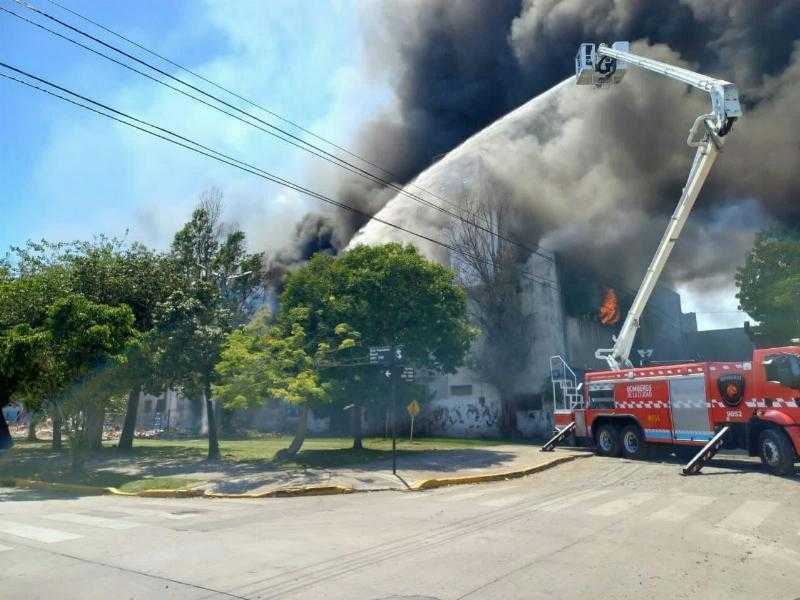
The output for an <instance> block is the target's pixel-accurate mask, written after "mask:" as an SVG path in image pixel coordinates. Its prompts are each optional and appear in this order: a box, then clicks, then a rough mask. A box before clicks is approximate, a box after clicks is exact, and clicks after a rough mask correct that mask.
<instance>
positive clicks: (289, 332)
mask: <svg viewBox="0 0 800 600" xmlns="http://www.w3.org/2000/svg"><path fill="white" fill-rule="evenodd" d="M268 316H269V315H268V312H266V311H262V312H260V313H258V314H257V315H256V317H255V318H254V319H253V321H251V322H250V324H248V325H247V326H246V327H244V328H241V329H238V330H236V331H234V332H233V333H231V334H230V336H229V337H228V340H227V342H226V344H225V348H224V350H223V352H222V358H221V360H220V362H219V363H218V364H217V367H216V371H217V374H218V376H219V379H220V384H219V385H218V386H216V387H215V393H216V394H217V397H218V398H219V399H220V400H221V401H222V403H223V405H224V406H226V407H227V408H229V409H232V410H235V409H244V408H251V407H255V406H260V405H262V404H263V403H264V402H265V401H266V400H267V399H270V398H276V399H280V400H283V401H284V402H287V403H289V404H292V405H296V406H299V408H300V419H299V421H298V426H297V431H296V432H295V436H294V439H293V440H292V443H291V444H290V445H289V447H288V448H287V449H286V450H285V451H284V452H283V453H282V454H283V455H284V456H294V455H295V454H297V452H299V450H300V448H301V447H302V445H303V441H304V440H305V436H306V432H307V427H308V413H309V409H311V408H313V407H314V406H318V405H320V404H322V403H324V402H328V401H330V399H331V388H332V384H331V383H330V382H326V381H325V380H324V378H323V376H322V372H321V370H320V368H319V365H320V363H321V362H323V361H326V360H329V359H330V356H331V354H332V353H333V352H335V351H336V350H345V349H349V348H351V347H353V346H355V345H356V343H357V339H358V334H357V332H354V331H351V330H350V329H349V328H347V327H345V326H342V327H339V328H338V331H337V334H338V335H339V336H340V340H339V342H338V346H337V348H336V349H335V350H334V351H333V352H332V349H331V348H330V347H329V346H328V345H327V344H326V343H320V344H319V345H318V346H317V348H316V351H315V352H314V353H313V354H312V353H310V352H309V351H308V349H307V344H306V331H305V327H304V326H305V324H306V323H307V321H308V316H309V311H308V309H307V308H305V307H298V308H295V309H293V310H291V311H288V312H287V313H286V314H285V315H284V319H283V320H282V321H281V322H279V323H278V324H276V325H272V326H271V325H270V324H269V322H268Z"/></svg>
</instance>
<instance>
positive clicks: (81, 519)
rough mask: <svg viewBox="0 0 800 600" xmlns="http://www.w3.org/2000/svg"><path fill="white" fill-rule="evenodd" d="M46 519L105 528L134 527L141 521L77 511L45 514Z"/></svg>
mask: <svg viewBox="0 0 800 600" xmlns="http://www.w3.org/2000/svg"><path fill="white" fill-rule="evenodd" d="M45 519H51V520H53V521H63V522H64V523H76V524H78V525H90V526H92V527H102V528H104V529H133V528H134V527H139V525H140V524H139V523H132V522H131V521H121V520H119V519H106V518H105V517H93V516H91V515H81V514H76V513H56V514H52V515H45Z"/></svg>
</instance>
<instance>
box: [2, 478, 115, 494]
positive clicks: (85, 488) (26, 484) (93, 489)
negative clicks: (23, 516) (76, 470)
mask: <svg viewBox="0 0 800 600" xmlns="http://www.w3.org/2000/svg"><path fill="white" fill-rule="evenodd" d="M0 484H8V485H10V486H11V487H21V488H27V489H31V490H53V491H58V492H73V493H76V494H86V495H89V494H91V495H94V496H102V495H104V494H109V493H111V492H109V489H110V488H104V487H97V486H93V485H80V484H77V483H55V482H51V481H37V480H35V479H17V478H13V479H4V480H0Z"/></svg>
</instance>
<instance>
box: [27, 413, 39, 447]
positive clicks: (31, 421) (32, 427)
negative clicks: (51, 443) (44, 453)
mask: <svg viewBox="0 0 800 600" xmlns="http://www.w3.org/2000/svg"><path fill="white" fill-rule="evenodd" d="M36 425H37V419H36V415H34V414H33V413H30V415H29V416H28V441H29V442H38V441H39V438H37V437H36Z"/></svg>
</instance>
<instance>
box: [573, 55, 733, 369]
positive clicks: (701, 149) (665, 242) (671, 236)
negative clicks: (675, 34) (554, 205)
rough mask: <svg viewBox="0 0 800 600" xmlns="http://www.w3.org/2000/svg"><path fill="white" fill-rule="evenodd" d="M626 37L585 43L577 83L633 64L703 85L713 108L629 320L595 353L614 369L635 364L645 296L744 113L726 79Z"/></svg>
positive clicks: (700, 121) (700, 123)
mask: <svg viewBox="0 0 800 600" xmlns="http://www.w3.org/2000/svg"><path fill="white" fill-rule="evenodd" d="M628 48H629V44H628V42H615V43H614V44H613V45H612V46H611V47H608V46H606V45H605V44H599V45H597V46H595V44H581V46H580V48H579V50H578V54H577V55H576V57H575V72H576V79H577V83H578V85H594V86H597V87H604V86H607V85H611V84H614V83H619V81H620V80H621V79H622V77H623V75H624V74H625V70H626V69H627V68H628V67H629V66H636V67H640V68H642V69H646V70H648V71H653V72H654V73H658V74H660V75H665V76H667V77H670V78H672V79H676V80H678V81H680V82H683V83H685V84H688V85H691V86H693V87H695V88H697V89H699V90H702V91H704V92H706V93H707V94H709V95H710V96H711V112H709V113H707V114H703V115H700V116H699V117H697V119H696V120H695V122H694V124H693V125H692V128H691V130H690V131H689V138H688V140H687V143H688V144H689V146H690V147H692V148H697V152H696V154H695V157H694V162H693V163H692V168H691V170H690V171H689V178H688V179H687V181H686V186H685V187H684V188H683V193H682V194H681V198H680V200H679V201H678V205H677V206H676V207H675V212H674V213H673V214H672V217H671V218H670V222H669V226H668V227H667V230H666V231H665V232H664V237H662V238H661V243H660V244H659V245H658V250H656V253H655V256H653V260H652V261H651V263H650V266H649V267H648V268H647V273H645V276H644V279H643V280H642V285H641V287H640V288H639V291H638V292H637V293H636V298H635V299H634V300H633V304H631V308H630V310H629V311H628V314H627V316H626V317H625V322H624V323H623V325H622V329H621V330H620V332H619V335H618V336H617V337H616V340H615V342H614V347H613V348H600V349H598V350H597V351H596V352H595V356H596V357H597V358H599V359H601V360H605V361H606V362H607V363H608V366H609V367H610V368H611V369H613V370H619V369H623V368H626V367H631V366H632V364H631V361H630V353H631V348H632V347H633V340H634V338H635V337H636V332H637V330H638V329H639V321H640V319H641V316H642V312H643V311H644V308H645V306H646V305H647V301H648V300H649V299H650V296H651V295H652V293H653V290H654V289H655V286H656V283H657V282H658V278H659V277H660V276H661V272H662V271H663V270H664V265H665V264H666V262H667V259H668V258H669V255H670V253H671V252H672V248H673V247H674V246H675V242H676V241H677V239H678V237H680V234H681V231H683V227H684V225H685V224H686V219H687V218H688V217H689V213H690V212H691V210H692V207H693V206H694V203H695V200H697V196H698V194H699V193H700V189H701V188H702V187H703V183H705V180H706V177H708V173H709V171H711V167H712V166H714V162H715V161H716V160H717V157H718V156H719V152H720V150H721V149H722V144H723V138H724V137H725V136H726V135H727V134H728V132H729V131H730V130H731V126H732V125H733V123H734V121H736V119H737V118H738V117H740V116H741V115H742V108H741V106H740V105H739V92H738V91H737V89H736V86H735V85H734V84H732V83H730V82H728V81H723V80H721V79H714V78H713V77H707V76H706V75H701V74H699V73H694V72H692V71H689V70H687V69H682V68H680V67H675V66H672V65H668V64H666V63H662V62H659V61H657V60H653V59H651V58H644V57H643V56H637V55H636V54H632V53H631V52H630V51H629V50H628Z"/></svg>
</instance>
